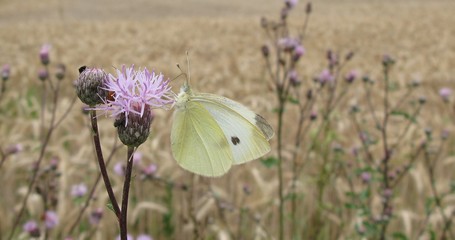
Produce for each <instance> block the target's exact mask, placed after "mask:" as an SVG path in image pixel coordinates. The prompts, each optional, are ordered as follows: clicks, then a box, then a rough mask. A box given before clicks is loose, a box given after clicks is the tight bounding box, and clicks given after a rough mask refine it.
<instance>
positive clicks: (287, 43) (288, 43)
mask: <svg viewBox="0 0 455 240" xmlns="http://www.w3.org/2000/svg"><path fill="white" fill-rule="evenodd" d="M278 46H279V47H280V48H281V49H283V50H284V51H292V50H294V49H295V48H296V47H297V46H300V43H299V41H298V40H297V39H295V38H291V37H285V38H280V39H278Z"/></svg>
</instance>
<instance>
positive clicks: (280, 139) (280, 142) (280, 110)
mask: <svg viewBox="0 0 455 240" xmlns="http://www.w3.org/2000/svg"><path fill="white" fill-rule="evenodd" d="M279 97H280V103H279V104H280V106H279V108H278V133H277V135H278V136H277V137H278V159H279V160H278V192H279V200H280V207H279V212H280V213H279V215H280V217H279V221H280V228H279V238H278V239H280V240H283V239H284V196H283V154H282V151H283V150H282V148H283V136H282V135H283V131H282V130H283V113H284V101H285V100H283V98H282V96H279Z"/></svg>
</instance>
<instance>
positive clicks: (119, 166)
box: [114, 162, 126, 176]
mask: <svg viewBox="0 0 455 240" xmlns="http://www.w3.org/2000/svg"><path fill="white" fill-rule="evenodd" d="M125 167H126V166H125V165H124V164H123V163H121V162H118V163H116V164H115V165H114V172H115V173H116V174H117V175H119V176H123V175H125Z"/></svg>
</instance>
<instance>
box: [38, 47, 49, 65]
mask: <svg viewBox="0 0 455 240" xmlns="http://www.w3.org/2000/svg"><path fill="white" fill-rule="evenodd" d="M50 50H51V45H50V44H44V45H43V46H41V50H40V52H39V57H40V60H41V63H42V64H43V65H47V64H49V62H50V60H49V51H50Z"/></svg>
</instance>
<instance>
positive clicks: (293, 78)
mask: <svg viewBox="0 0 455 240" xmlns="http://www.w3.org/2000/svg"><path fill="white" fill-rule="evenodd" d="M289 82H290V83H291V86H293V87H297V86H299V85H300V83H301V82H300V79H299V76H298V74H297V71H295V70H291V71H290V72H289Z"/></svg>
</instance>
